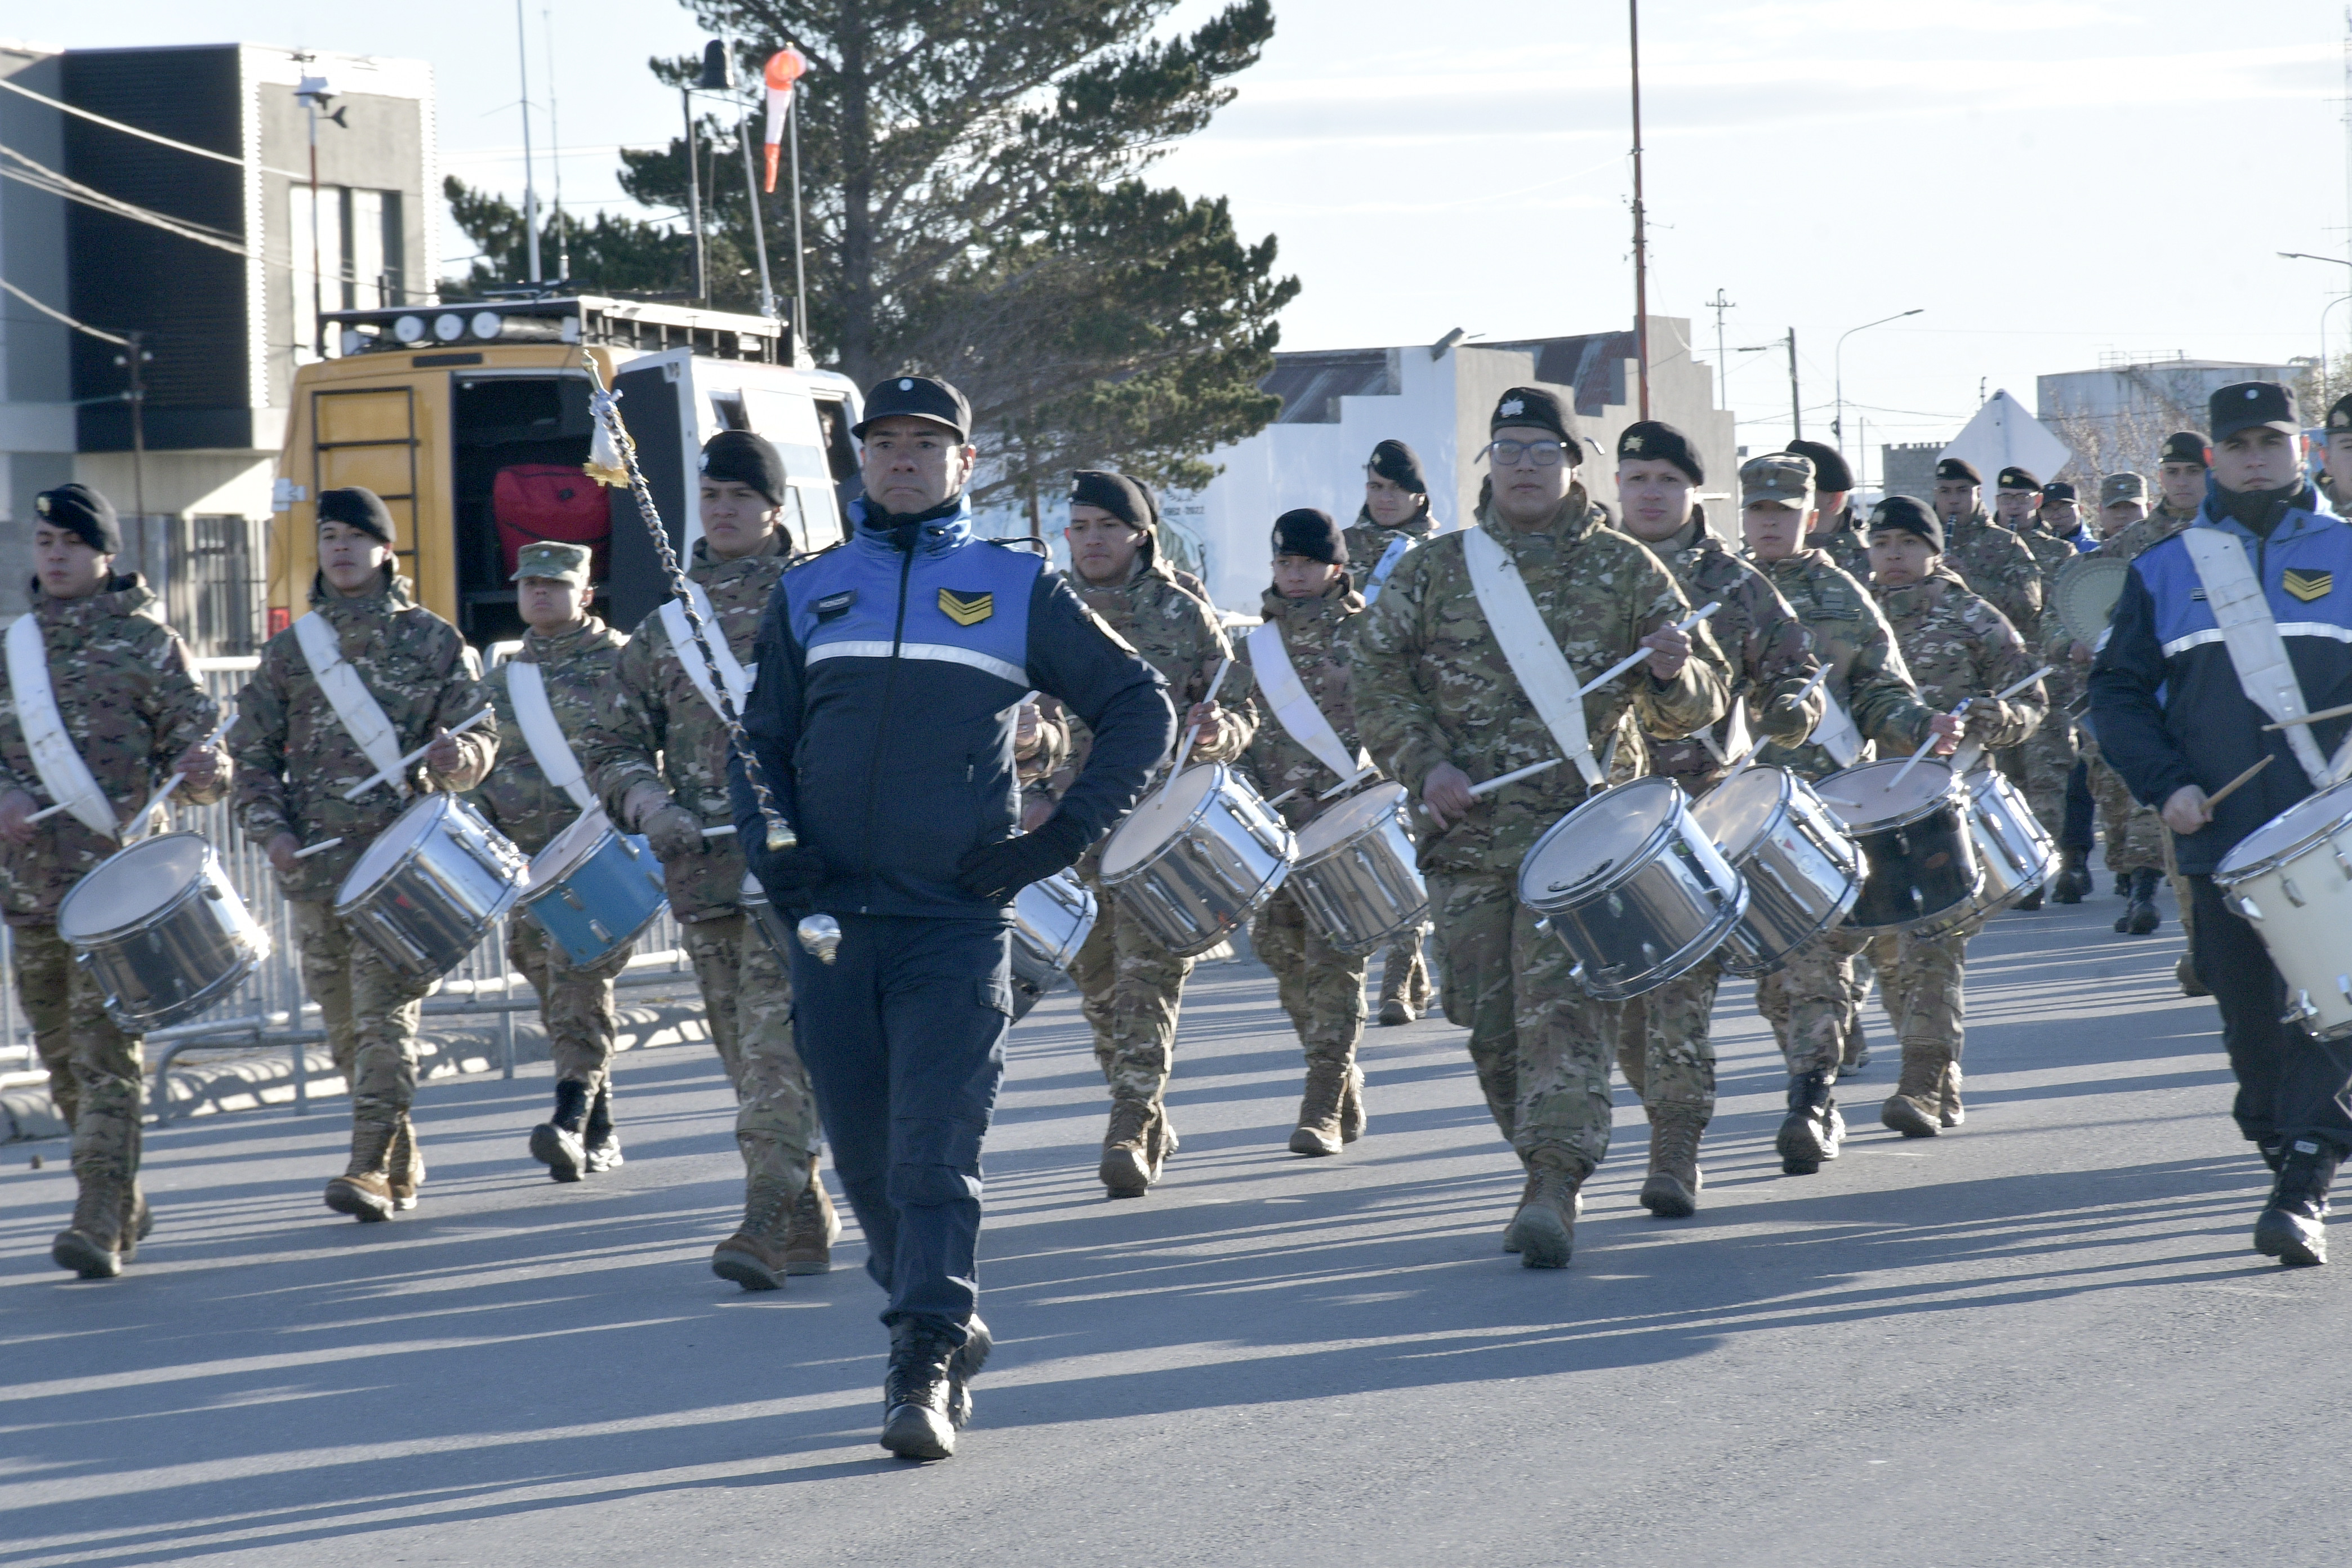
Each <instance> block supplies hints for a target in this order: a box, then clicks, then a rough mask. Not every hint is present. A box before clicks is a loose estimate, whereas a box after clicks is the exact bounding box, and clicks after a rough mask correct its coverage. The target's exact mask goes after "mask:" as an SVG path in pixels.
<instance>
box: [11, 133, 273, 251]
mask: <svg viewBox="0 0 2352 1568" xmlns="http://www.w3.org/2000/svg"><path fill="white" fill-rule="evenodd" d="M0 156H5V157H9V158H13V159H15V160H16V162H17V163H22V164H24V165H25V168H26V169H30V170H32V171H33V173H32V174H26V173H25V171H24V169H11V168H6V167H5V166H0V179H9V180H16V181H17V182H19V183H21V184H27V185H30V186H32V187H33V188H34V189H35V190H37V191H44V192H47V194H48V195H53V196H62V197H64V198H65V199H66V200H68V201H71V202H79V203H80V204H81V205H84V206H86V207H94V208H96V209H97V210H98V211H100V212H102V213H109V214H111V215H112V216H116V217H121V218H129V219H130V220H131V221H132V222H134V223H143V224H148V225H150V226H153V227H156V228H160V229H163V230H164V231H165V232H167V233H171V234H176V235H178V236H179V237H181V238H182V239H187V240H194V242H195V243H196V244H198V245H208V246H211V247H213V248H214V249H215V250H226V251H227V252H228V253H229V254H230V255H231V256H234V257H236V258H240V259H242V260H246V261H254V260H258V259H260V258H257V257H256V256H255V255H254V254H253V253H252V252H251V251H249V250H247V248H246V247H245V242H244V241H242V240H240V239H238V238H237V237H236V236H234V235H230V234H226V233H224V232H223V231H222V230H219V229H216V228H209V227H206V226H203V225H200V224H194V223H190V222H188V221H187V220H186V219H184V218H175V217H173V216H170V215H169V214H166V213H159V212H155V211H152V209H150V208H147V207H142V206H135V205H132V204H131V203H130V202H126V201H123V200H122V199H121V198H120V197H117V196H110V195H107V194H106V193H105V192H104V191H100V190H96V189H93V188H92V187H90V186H89V185H85V184H82V183H81V182H80V181H79V180H74V179H68V177H67V176H65V175H63V174H58V172H57V171H56V170H55V169H52V168H49V167H47V165H46V164H42V163H35V162H34V161H33V160H32V159H30V158H27V157H26V156H25V154H23V153H19V152H17V151H16V149H15V148H14V147H9V146H5V145H0Z"/></svg>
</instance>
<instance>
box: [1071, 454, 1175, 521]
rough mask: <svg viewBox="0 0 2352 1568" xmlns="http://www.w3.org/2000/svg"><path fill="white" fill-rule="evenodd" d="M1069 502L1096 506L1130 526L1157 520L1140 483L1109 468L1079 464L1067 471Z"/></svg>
mask: <svg viewBox="0 0 2352 1568" xmlns="http://www.w3.org/2000/svg"><path fill="white" fill-rule="evenodd" d="M1069 500H1070V504H1071V505H1072V506H1091V507H1099V508H1101V509H1102V510H1104V511H1107V512H1108V513H1110V514H1111V516H1113V517H1115V518H1117V519H1118V520H1119V521H1121V522H1123V523H1125V524H1127V525H1128V526H1129V528H1141V529H1147V530H1148V529H1150V527H1151V525H1152V524H1153V523H1155V522H1157V521H1160V519H1159V515H1158V514H1157V513H1156V512H1154V511H1153V510H1152V509H1151V499H1150V497H1149V496H1147V495H1145V494H1144V493H1143V487H1142V486H1141V485H1139V484H1137V483H1136V482H1135V481H1134V480H1133V479H1129V478H1128V477H1127V476H1126V475H1125V474H1114V473H1112V472H1111V471H1110V470H1109V469H1108V468H1079V469H1077V470H1076V471H1075V472H1074V473H1072V474H1071V475H1070V497H1069Z"/></svg>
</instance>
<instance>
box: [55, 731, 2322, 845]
mask: <svg viewBox="0 0 2352 1568" xmlns="http://www.w3.org/2000/svg"><path fill="white" fill-rule="evenodd" d="M2347 714H2352V702H2347V703H2346V704H2345V705H2344V706H2343V707H2341V708H2323V709H2321V710H2319V711H2318V712H2316V713H2306V714H2305V715H2304V716H2303V717H2302V718H2300V719H2289V720H2288V721H2286V722H2284V723H2283V724H2265V725H2263V730H2264V731H2266V732H2267V731H2277V730H2292V729H2293V728H2294V727H2295V726H2296V725H2297V724H2324V723H2326V721H2328V720H2330V719H2341V718H2344V717H2345V716H2347ZM33 820H34V821H36V822H38V821H39V820H40V818H39V817H35V818H33Z"/></svg>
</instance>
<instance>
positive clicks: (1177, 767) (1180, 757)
mask: <svg viewBox="0 0 2352 1568" xmlns="http://www.w3.org/2000/svg"><path fill="white" fill-rule="evenodd" d="M1233 667H1234V661H1233V660H1232V659H1227V660H1225V661H1224V662H1223V664H1220V665H1218V666H1217V673H1216V675H1215V676H1214V677H1213V678H1212V679H1210V681H1209V689H1208V692H1207V694H1206V695H1204V696H1203V697H1202V699H1201V706H1202V707H1203V708H1205V707H1207V706H1208V705H1209V704H1210V703H1212V702H1214V701H1215V700H1217V688H1219V687H1221V686H1223V684H1224V683H1225V672H1226V671H1227V670H1229V669H1231V668H1233ZM1200 738H1201V726H1199V725H1198V724H1195V725H1193V726H1192V728H1191V729H1189V730H1187V731H1184V743H1183V744H1182V745H1181V746H1179V747H1177V748H1176V760H1175V761H1174V762H1172V763H1169V764H1168V782H1167V783H1166V784H1161V785H1160V794H1161V795H1166V794H1167V793H1168V792H1169V791H1170V790H1171V789H1174V788H1175V787H1176V775H1177V774H1178V773H1182V772H1183V771H1184V759H1185V758H1187V757H1189V756H1191V755H1192V742H1195V741H1197V740H1199V739H1200Z"/></svg>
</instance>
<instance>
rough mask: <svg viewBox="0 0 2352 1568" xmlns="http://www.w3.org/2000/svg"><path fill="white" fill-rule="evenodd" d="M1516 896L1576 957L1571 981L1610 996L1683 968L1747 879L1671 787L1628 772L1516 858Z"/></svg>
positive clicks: (1733, 905) (1723, 919)
mask: <svg viewBox="0 0 2352 1568" xmlns="http://www.w3.org/2000/svg"><path fill="white" fill-rule="evenodd" d="M1519 902H1521V903H1523V904H1525V905H1527V906H1528V908H1529V909H1531V910H1535V911H1536V912H1537V913H1538V914H1540V915H1542V916H1543V917H1544V919H1543V921H1542V922H1541V928H1542V929H1544V930H1548V931H1550V932H1551V934H1552V935H1554V936H1556V937H1558V938H1559V940H1560V942H1562V943H1563V944H1564V945H1565V946H1566V947H1567V948H1568V951H1569V952H1571V953H1574V954H1575V955H1576V960H1577V963H1576V969H1575V976H1576V980H1577V982H1578V984H1580V985H1582V986H1583V987H1584V989H1585V990H1587V991H1588V992H1590V993H1591V994H1593V995H1595V996H1597V997H1599V998H1601V1000H1602V1001H1604V1002H1622V1001H1623V1000H1625V999H1626V998H1627V997H1630V996H1638V995H1640V994H1642V993H1643V992H1644V991H1650V990H1654V989H1655V988H1657V987H1658V986H1661V985H1664V984H1665V983H1666V982H1667V981H1669V980H1673V979H1675V978H1677V977H1679V976H1681V975H1684V974H1686V973H1689V972H1690V971H1691V970H1693V969H1695V968H1696V967H1697V966H1698V964H1699V962H1700V961H1701V960H1703V959H1705V958H1706V956H1707V954H1709V953H1711V952H1714V951H1715V950H1716V949H1717V948H1718V947H1720V946H1722V945H1723V940H1724V938H1725V937H1726V936H1727V935H1728V934H1730V931H1731V929H1732V928H1733V927H1734V926H1736V925H1738V923H1739V919H1740V917H1741V916H1742V915H1743V914H1745V913H1746V912H1747V910H1748V884H1747V883H1746V882H1744V881H1742V880H1741V879H1740V876H1739V873H1738V872H1737V871H1735V870H1733V869H1732V868H1731V863H1730V862H1729V861H1728V860H1726V859H1725V858H1723V852H1722V851H1721V850H1719V849H1717V847H1715V842H1714V840H1712V839H1710V838H1709V837H1707V836H1706V831H1705V830H1704V829H1703V828H1701V827H1700V826H1698V824H1697V823H1696V821H1695V820H1693V819H1692V816H1691V814H1690V808H1689V807H1688V806H1687V805H1685V804H1684V799H1683V792H1682V786H1681V785H1679V784H1675V783H1673V782H1672V781H1670V780H1667V779H1662V778H1656V777H1651V778H1641V779H1635V780H1633V782H1631V783H1630V784H1619V785H1618V786H1617V787H1615V788H1614V789H1609V790H1603V791H1602V792H1601V794H1599V795H1594V796H1593V797H1592V798H1591V799H1590V800H1588V801H1586V802H1585V803H1584V804H1583V805H1580V806H1578V807H1577V808H1576V809H1575V810H1574V811H1571V812H1570V813H1569V814H1568V815H1567V816H1564V817H1562V818H1560V820H1559V821H1558V822H1557V823H1554V824H1553V825H1552V826H1551V829H1550V830H1549V832H1547V833H1546V834H1545V835H1544V836H1543V837H1541V838H1538V839H1537V840H1536V843H1535V847H1534V848H1532V849H1530V850H1528V853H1527V858H1525V859H1523V860H1521V861H1520V862H1519Z"/></svg>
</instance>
